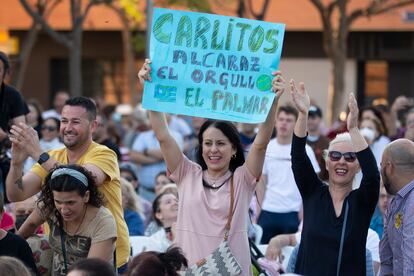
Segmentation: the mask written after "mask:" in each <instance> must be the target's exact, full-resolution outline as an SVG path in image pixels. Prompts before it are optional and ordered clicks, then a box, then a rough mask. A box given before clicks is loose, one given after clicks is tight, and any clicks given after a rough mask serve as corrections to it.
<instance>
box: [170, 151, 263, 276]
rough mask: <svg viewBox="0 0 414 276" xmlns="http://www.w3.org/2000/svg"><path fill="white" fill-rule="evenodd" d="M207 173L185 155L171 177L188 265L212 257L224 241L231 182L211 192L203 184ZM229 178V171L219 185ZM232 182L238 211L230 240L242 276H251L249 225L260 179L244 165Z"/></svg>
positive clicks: (178, 234)
mask: <svg viewBox="0 0 414 276" xmlns="http://www.w3.org/2000/svg"><path fill="white" fill-rule="evenodd" d="M205 174H206V171H203V170H202V168H201V166H200V165H198V164H196V163H194V162H192V161H190V160H188V159H187V157H185V156H183V159H182V162H181V163H180V164H179V165H178V167H177V169H176V170H175V171H174V172H173V173H172V174H171V175H170V177H171V179H172V180H174V181H175V183H177V186H178V193H179V203H178V204H179V209H178V218H177V226H176V245H177V246H179V247H181V248H182V249H183V251H184V254H185V256H186V257H187V259H188V262H189V266H192V265H193V264H194V263H196V262H197V261H198V260H200V259H201V258H204V257H206V256H207V255H209V254H210V253H211V252H212V251H213V250H214V249H216V248H217V247H218V245H219V244H220V243H221V242H222V241H223V237H224V227H225V225H226V222H227V216H228V212H229V208H230V180H228V181H227V183H226V184H224V185H223V186H222V187H221V188H219V189H209V188H205V187H204V186H203V184H202V179H203V176H204V179H207V178H206V177H205ZM230 175H231V172H230V171H228V172H227V173H226V174H225V175H223V176H222V177H221V178H220V179H219V180H218V181H217V182H218V183H220V184H221V183H222V181H225V180H226V179H228V178H229V177H230ZM233 183H234V184H233V185H234V193H235V195H234V199H235V200H234V208H235V211H234V215H233V220H232V222H231V229H230V235H229V239H228V241H229V245H230V248H231V250H232V252H233V254H234V256H235V257H236V259H237V261H238V262H239V264H240V265H241V267H242V269H243V273H242V275H252V272H251V260H250V249H249V243H248V239H247V222H248V210H249V204H250V201H251V199H252V196H253V192H254V190H255V188H256V183H257V179H256V178H255V177H254V176H253V175H252V174H251V172H250V171H249V170H248V168H247V167H246V164H244V165H243V166H241V167H239V168H237V169H236V171H235V172H234V180H233Z"/></svg>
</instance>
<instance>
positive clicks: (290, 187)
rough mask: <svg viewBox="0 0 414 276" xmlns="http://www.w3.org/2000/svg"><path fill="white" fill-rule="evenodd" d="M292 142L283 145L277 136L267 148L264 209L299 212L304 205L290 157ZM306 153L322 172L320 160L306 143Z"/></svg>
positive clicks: (314, 165)
mask: <svg viewBox="0 0 414 276" xmlns="http://www.w3.org/2000/svg"><path fill="white" fill-rule="evenodd" d="M291 148H292V145H291V144H288V145H281V144H279V143H278V142H277V138H274V139H272V140H270V142H269V145H268V146H267V150H266V157H265V162H264V165H263V175H264V176H265V177H266V179H267V187H266V193H265V196H264V201H263V207H262V209H263V210H265V211H268V212H273V213H288V212H299V210H300V207H301V206H302V197H301V196H300V193H299V190H298V187H297V186H296V182H295V178H294V176H293V172H292V162H291V157H290V150H291ZM306 153H307V155H308V157H309V159H310V160H311V162H312V165H313V168H314V169H315V172H316V173H319V172H320V168H319V165H318V161H317V160H316V158H315V153H314V152H313V150H312V148H311V147H310V146H308V145H306Z"/></svg>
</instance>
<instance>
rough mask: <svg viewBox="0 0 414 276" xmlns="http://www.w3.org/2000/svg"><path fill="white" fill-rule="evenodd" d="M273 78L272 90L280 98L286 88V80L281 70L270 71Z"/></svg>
mask: <svg viewBox="0 0 414 276" xmlns="http://www.w3.org/2000/svg"><path fill="white" fill-rule="evenodd" d="M272 75H273V76H274V77H273V80H272V91H273V92H274V93H277V97H279V98H280V96H282V94H283V92H285V89H286V81H285V79H284V78H283V75H282V72H281V71H274V72H272Z"/></svg>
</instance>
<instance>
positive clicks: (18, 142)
mask: <svg viewBox="0 0 414 276" xmlns="http://www.w3.org/2000/svg"><path fill="white" fill-rule="evenodd" d="M10 133H11V136H10V141H11V142H12V154H14V155H13V159H15V162H16V163H19V162H20V161H21V160H20V159H21V158H23V157H24V156H25V157H27V156H30V157H32V158H33V159H34V160H37V159H38V158H39V155H40V153H41V152H42V150H41V148H40V144H39V136H38V134H37V132H36V130H34V129H33V128H32V127H30V126H28V125H26V124H24V123H19V124H18V125H13V126H12V127H11V129H10Z"/></svg>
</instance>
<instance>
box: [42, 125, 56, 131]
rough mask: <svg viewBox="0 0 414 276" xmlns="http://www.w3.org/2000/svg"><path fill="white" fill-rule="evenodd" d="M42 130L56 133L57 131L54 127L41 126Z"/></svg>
mask: <svg viewBox="0 0 414 276" xmlns="http://www.w3.org/2000/svg"><path fill="white" fill-rule="evenodd" d="M42 130H48V131H56V130H57V127H54V126H42Z"/></svg>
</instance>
